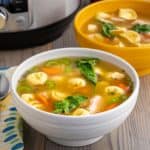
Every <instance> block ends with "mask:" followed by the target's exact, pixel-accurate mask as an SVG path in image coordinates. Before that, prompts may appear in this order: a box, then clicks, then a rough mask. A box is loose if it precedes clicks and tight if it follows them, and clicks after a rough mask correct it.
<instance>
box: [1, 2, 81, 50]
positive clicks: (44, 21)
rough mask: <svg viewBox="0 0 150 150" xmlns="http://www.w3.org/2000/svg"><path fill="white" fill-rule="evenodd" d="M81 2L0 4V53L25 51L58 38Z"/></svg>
mask: <svg viewBox="0 0 150 150" xmlns="http://www.w3.org/2000/svg"><path fill="white" fill-rule="evenodd" d="M80 4H81V1H80V0H0V49H16V48H25V47H31V46H35V45H40V44H44V43H46V42H49V41H53V40H55V39H57V38H58V37H60V36H61V35H62V33H63V32H64V31H65V29H66V28H67V26H68V24H69V23H70V22H71V20H72V18H73V16H74V15H75V13H76V11H77V10H78V8H79V6H80Z"/></svg>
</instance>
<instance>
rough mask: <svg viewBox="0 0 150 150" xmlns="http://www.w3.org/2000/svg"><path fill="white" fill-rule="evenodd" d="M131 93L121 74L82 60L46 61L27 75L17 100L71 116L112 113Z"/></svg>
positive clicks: (113, 68)
mask: <svg viewBox="0 0 150 150" xmlns="http://www.w3.org/2000/svg"><path fill="white" fill-rule="evenodd" d="M132 90H133V84H132V81H131V79H130V78H129V76H128V75H127V74H126V73H125V72H124V71H123V70H121V69H120V68H118V67H116V66H114V65H112V64H109V63H107V62H104V61H102V60H99V59H97V58H86V57H83V58H78V57H77V58H76V57H72V58H61V59H56V60H49V61H46V62H44V63H42V64H39V65H37V66H35V67H33V68H32V69H30V70H29V71H27V72H26V73H25V74H24V76H23V77H22V78H21V79H20V80H19V82H18V86H17V92H18V93H19V95H20V97H21V98H22V99H23V100H24V101H25V102H26V103H28V104H30V105H32V106H33V107H35V108H37V109H40V110H43V111H47V112H52V113H56V114H64V115H73V116H80V115H89V114H95V113H99V112H104V111H107V110H110V109H113V108H114V107H116V106H118V105H120V104H121V103H123V102H124V101H125V100H126V99H127V98H128V97H129V96H130V95H131V93H132Z"/></svg>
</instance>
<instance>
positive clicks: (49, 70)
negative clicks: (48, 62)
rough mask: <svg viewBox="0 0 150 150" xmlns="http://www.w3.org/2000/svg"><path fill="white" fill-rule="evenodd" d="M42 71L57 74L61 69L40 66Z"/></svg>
mask: <svg viewBox="0 0 150 150" xmlns="http://www.w3.org/2000/svg"><path fill="white" fill-rule="evenodd" d="M41 70H42V71H43V72H45V73H47V74H48V75H57V74H61V73H62V71H63V69H62V68H61V67H50V68H46V67H44V68H42V69H41Z"/></svg>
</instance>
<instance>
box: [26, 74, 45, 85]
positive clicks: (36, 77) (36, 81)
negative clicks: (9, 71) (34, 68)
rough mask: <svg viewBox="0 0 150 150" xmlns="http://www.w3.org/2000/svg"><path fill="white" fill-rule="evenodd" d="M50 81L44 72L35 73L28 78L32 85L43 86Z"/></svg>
mask: <svg viewBox="0 0 150 150" xmlns="http://www.w3.org/2000/svg"><path fill="white" fill-rule="evenodd" d="M47 80H48V75H47V74H46V73H44V72H35V73H31V74H29V75H28V76H27V81H28V82H29V83H31V84H32V85H43V84H44V83H45V82H46V81H47Z"/></svg>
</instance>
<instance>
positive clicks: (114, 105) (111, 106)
mask: <svg viewBox="0 0 150 150" xmlns="http://www.w3.org/2000/svg"><path fill="white" fill-rule="evenodd" d="M117 106H118V104H117V103H114V104H111V105H109V106H107V107H106V108H105V111H106V110H110V109H113V108H115V107H117Z"/></svg>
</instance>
